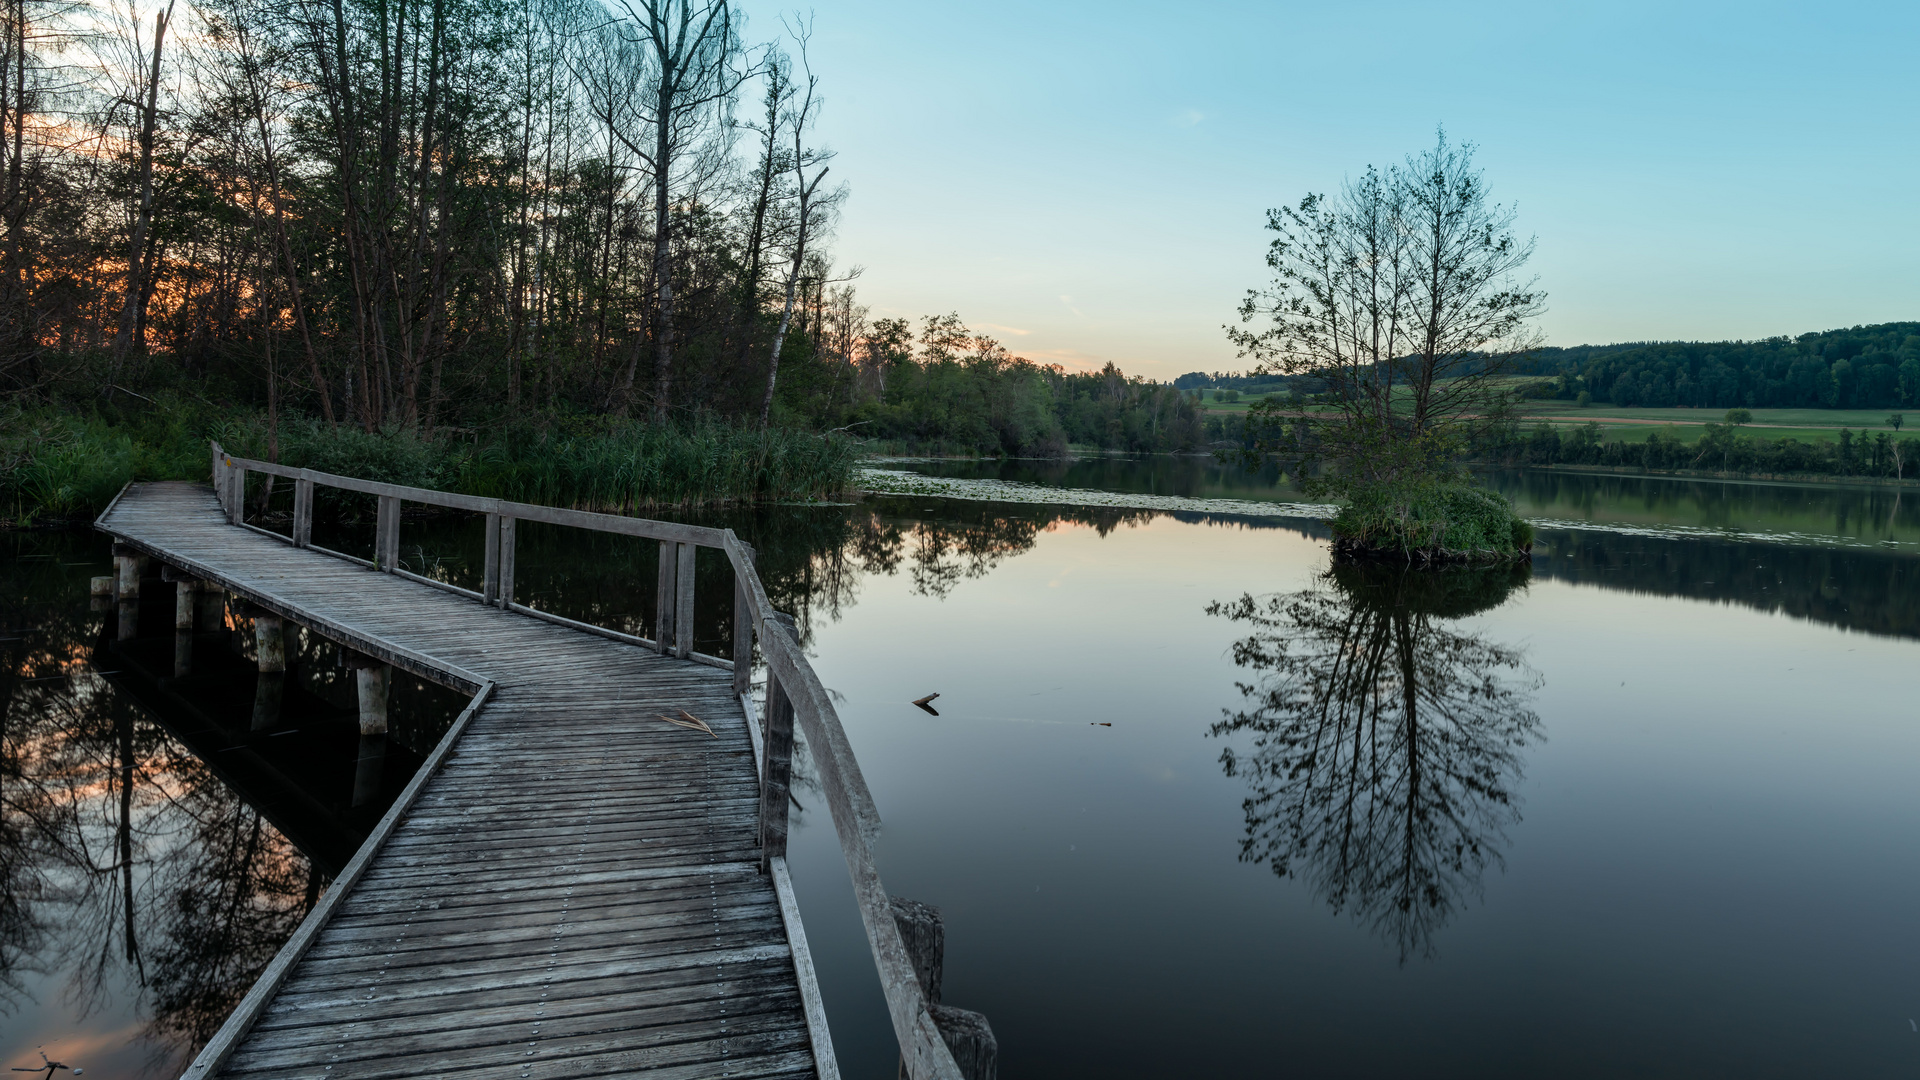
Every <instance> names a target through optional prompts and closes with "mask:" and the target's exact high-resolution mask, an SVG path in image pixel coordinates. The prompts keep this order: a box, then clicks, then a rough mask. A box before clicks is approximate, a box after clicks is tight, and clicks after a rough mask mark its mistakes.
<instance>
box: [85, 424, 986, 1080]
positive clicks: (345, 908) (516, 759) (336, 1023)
mask: <svg viewBox="0 0 1920 1080" xmlns="http://www.w3.org/2000/svg"><path fill="white" fill-rule="evenodd" d="M249 472H252V473H255V474H259V475H263V476H265V475H277V476H281V477H284V478H286V479H288V480H292V481H293V482H294V485H295V511H294V523H293V528H292V530H291V535H290V536H280V535H276V534H273V533H270V532H268V531H266V530H264V529H260V528H257V527H255V526H253V525H250V524H247V523H246V522H245V510H244V507H245V505H246V493H247V487H246V484H247V474H248V473H249ZM316 485H321V486H333V487H339V488H345V489H347V490H355V491H361V492H365V493H369V494H373V495H376V496H378V497H379V520H378V522H377V525H376V528H375V543H374V552H375V559H374V560H372V561H371V562H367V561H361V560H355V559H352V558H350V557H348V556H344V555H340V554H338V553H333V552H326V551H324V550H321V549H317V548H315V547H313V545H312V544H311V540H310V537H311V532H312V523H313V506H314V502H313V493H314V489H315V486H316ZM403 502H417V503H426V504H429V505H437V506H442V507H448V508H451V509H457V510H466V511H470V512H475V513H479V514H484V515H485V518H484V521H485V528H486V530H487V566H486V572H485V582H484V586H483V589H482V591H480V592H478V593H474V592H469V591H466V590H461V589H456V588H454V587H452V586H449V585H446V584H443V583H438V582H433V581H430V580H428V579H425V578H421V577H418V576H416V575H413V574H409V573H406V572H405V571H404V570H401V569H400V568H398V567H397V566H396V565H395V563H396V562H397V558H396V557H397V554H398V552H399V530H400V509H401V504H402V503H403ZM521 520H540V521H547V522H551V523H554V524H560V525H570V526H574V527H582V528H592V529H599V530H602V531H609V532H618V533H624V534H627V535H633V536H642V537H650V538H652V539H655V540H658V541H660V553H661V554H660V575H659V582H658V586H659V593H658V597H657V606H658V611H659V616H658V618H657V620H656V621H657V623H658V626H657V627H656V628H655V637H654V638H652V639H648V638H642V637H637V636H633V635H629V634H625V633H621V632H616V631H614V630H610V629H606V628H599V627H592V626H587V625H584V624H581V623H576V622H572V621H570V620H567V619H563V618H560V617H558V616H555V615H552V614H550V613H543V612H539V611H536V610H534V609H531V608H528V607H526V606H524V605H521V604H518V603H516V602H515V601H514V599H513V530H514V523H515V522H516V521H521ZM97 527H98V528H100V529H101V530H103V531H105V532H107V533H109V534H111V535H112V536H113V537H114V539H115V541H116V549H115V550H116V554H117V555H118V556H119V557H120V562H121V570H120V573H119V575H118V579H117V583H116V584H117V594H116V595H117V597H118V599H119V602H120V603H121V605H122V623H123V625H125V624H126V612H127V610H128V609H127V607H126V606H125V605H127V604H129V603H131V604H137V603H138V599H139V582H140V579H141V576H142V575H141V571H140V569H139V564H140V562H141V561H143V560H154V561H158V562H159V563H161V564H163V565H164V567H166V568H167V570H168V576H169V577H171V578H175V579H179V580H182V581H183V582H184V584H182V585H181V586H180V587H179V588H180V590H181V593H180V594H181V595H183V596H186V595H190V593H191V591H192V590H194V589H201V590H205V589H216V590H224V591H225V592H226V593H227V594H228V595H229V596H230V597H232V598H234V599H235V600H237V601H238V602H242V603H245V604H247V605H249V606H250V608H251V609H252V610H254V611H256V612H258V613H259V615H260V618H261V619H262V620H263V625H268V626H275V627H277V626H278V625H279V624H280V623H291V624H293V625H296V626H299V627H304V628H306V629H307V631H308V632H310V633H313V634H318V635H320V636H322V637H324V638H326V639H329V640H331V641H333V642H335V643H337V644H338V645H339V646H340V647H341V648H342V649H343V650H345V651H346V653H347V655H350V656H352V657H356V658H358V660H359V662H360V664H361V666H362V667H363V669H365V670H363V672H362V675H363V678H362V681H361V687H362V691H363V697H362V701H363V708H366V707H368V706H367V705H366V704H365V703H366V702H367V701H368V700H369V698H368V697H367V696H366V694H367V693H368V690H367V688H368V687H369V686H373V687H374V688H375V689H376V690H377V694H376V695H375V697H374V698H373V699H372V700H375V701H376V702H377V704H378V706H379V709H380V712H379V716H378V722H379V724H380V727H381V728H382V730H384V723H385V715H384V698H385V690H384V686H385V683H384V671H385V669H386V667H388V666H392V667H398V668H401V669H403V670H405V671H409V672H412V673H413V674H416V675H418V676H421V677H423V678H426V679H429V680H431V681H434V682H437V683H440V684H442V685H445V686H449V687H452V688H454V689H456V690H459V691H462V692H466V693H471V694H472V695H473V696H472V700H471V702H470V704H469V705H468V706H467V708H466V709H465V711H464V712H462V713H461V715H460V717H459V718H458V720H456V721H455V722H454V724H453V726H452V729H451V730H450V731H449V732H448V733H447V734H446V736H445V737H444V738H443V739H441V740H440V742H439V744H438V745H437V746H436V747H435V748H434V749H433V751H432V753H431V754H430V755H429V757H428V759H427V761H426V764H425V765H424V766H422V767H421V769H420V770H419V772H418V773H417V774H416V775H415V776H414V778H413V780H412V782H411V783H410V784H409V786H408V787H407V788H406V790H405V791H404V792H403V793H402V794H401V795H400V797H399V798H398V800H397V801H396V802H395V803H394V805H393V807H392V808H391V809H390V810H389V811H388V812H387V814H386V816H385V817H384V818H383V819H382V820H381V822H380V824H379V826H378V827H377V828H376V829H375V830H374V833H373V835H372V836H371V837H370V838H369V839H368V840H367V842H366V843H365V844H364V845H363V846H362V847H361V849H360V850H359V851H358V852H357V853H356V854H355V856H354V858H353V860H352V861H351V862H350V863H349V864H348V865H347V866H346V868H345V869H344V870H343V871H342V872H341V873H340V875H339V876H338V877H337V878H336V879H335V880H334V882H333V884H332V885H331V886H330V887H329V888H328V890H327V891H326V893H325V894H324V895H323V896H322V898H321V900H320V901H319V903H318V904H317V905H316V906H315V908H314V910H313V911H312V913H311V914H310V915H309V917H308V918H307V919H306V920H305V921H304V922H303V923H302V925H301V927H300V928H299V930H298V931H297V932H296V933H295V935H294V937H293V938H292V940H290V941H289V942H288V944H287V946H286V947H285V948H284V949H282V950H281V952H280V954H279V955H278V956H277V957H276V958H275V959H274V961H273V962H272V964H271V965H270V966H269V967H268V968H267V970H266V972H265V974H264V975H263V976H262V977H261V978H260V980H259V982H258V983H257V984H256V985H255V986H254V987H253V989H252V991H251V992H250V993H249V994H248V995H247V997H246V999H245V1000H244V1001H243V1002H242V1003H241V1005H240V1006H239V1007H238V1009H236V1011H235V1012H234V1014H233V1016H232V1017H231V1018H230V1019H229V1021H228V1022H227V1023H226V1025H225V1026H224V1027H223V1028H222V1029H221V1031H220V1032H219V1033H218V1034H217V1035H216V1036H215V1037H214V1039H213V1040H212V1041H211V1042H210V1043H209V1044H208V1046H207V1047H206V1048H205V1050H204V1051H203V1052H202V1053H201V1054H200V1055H199V1057H198V1058H197V1059H196V1060H195V1062H194V1063H193V1065H192V1066H191V1068H189V1070H188V1071H187V1073H186V1074H185V1075H186V1076H187V1077H190V1078H196V1080H197V1078H201V1077H211V1076H216V1075H217V1076H229V1077H276V1078H278V1077H289V1078H291V1077H311V1078H313V1080H344V1078H348V1077H353V1078H365V1077H407V1078H422V1077H452V1076H460V1077H480V1076H486V1077H495V1076H499V1077H525V1078H529V1080H531V1078H538V1077H562V1076H564V1077H588V1076H625V1075H629V1074H640V1073H646V1074H648V1075H652V1076H660V1077H689V1078H691V1077H721V1076H732V1077H800V1076H808V1077H822V1078H835V1077H837V1076H838V1070H837V1068H836V1066H835V1064H834V1058H833V1050H832V1043H831V1040H830V1038H829V1036H828V1030H827V1021H826V1013H825V1010H824V1007H823V1006H822V1003H821V1001H820V996H819V991H818V988H817V987H816V985H815V982H814V978H813V969H812V962H811V959H810V957H809V955H808V952H807V945H806V935H805V931H804V929H803V927H802V923H801V919H800V912H799V909H798V906H797V905H796V903H795V901H794V897H793V891H792V887H791V885H790V883H789V881H788V878H787V872H786V860H785V850H786V848H785V840H786V813H787V804H788V797H787V788H788V783H789V780H790V775H791V756H790V755H791V752H792V747H793V735H792V733H793V729H794V725H795V723H796V722H797V723H798V725H799V726H800V728H801V729H802V730H804V732H805V734H806V736H807V740H808V744H809V746H810V748H811V749H812V752H813V754H814V760H815V763H816V771H817V773H818V775H819V776H820V779H821V784H822V789H823V791H824V792H825V794H826V797H827V803H828V805H829V807H830V809H831V812H832V815H833V819H834V824H835V828H836V830H837V832H838V834H839V837H840V841H841V846H842V850H843V853H844V854H845V855H846V858H847V864H848V868H849V871H850V873H851V874H852V877H853V882H854V887H855V895H856V898H857V900H858V902H859V904H860V908H861V915H862V919H863V922H864V923H865V925H866V929H867V933H868V938H869V942H870V944H871V946H872V949H873V954H874V960H875V965H876V968H877V970H878V972H879V975H880V979H881V985H882V989H883V991H884V992H885V993H886V996H887V1000H888V1007H889V1011H890V1013H891V1014H892V1017H893V1021H894V1025H893V1026H894V1029H895V1034H896V1036H897V1037H898V1039H899V1042H900V1046H901V1050H902V1058H903V1062H904V1065H905V1068H906V1071H907V1073H908V1074H909V1075H911V1076H913V1077H914V1078H915V1080H930V1078H936V1077H937V1078H940V1080H960V1078H962V1077H963V1076H968V1077H972V1076H980V1075H991V1073H992V1069H993V1065H992V1058H993V1048H992V1046H991V1039H992V1036H991V1033H990V1032H987V1031H986V1029H985V1025H984V1021H983V1020H981V1019H980V1018H979V1017H978V1016H977V1014H966V1013H962V1012H960V1011H959V1010H952V1009H947V1008H945V1007H944V1006H941V1005H940V1004H938V994H939V986H938V981H937V980H938V976H937V971H938V958H937V957H934V958H933V963H932V964H931V966H930V965H929V963H928V958H927V957H926V956H924V955H921V954H920V951H918V950H916V949H915V948H913V947H910V945H909V942H908V939H907V938H906V937H903V935H902V929H903V924H902V922H901V921H899V920H901V919H902V918H904V916H901V915H900V914H899V909H901V905H902V904H908V903H909V902H901V901H892V900H890V899H889V898H888V897H887V895H886V893H885V891H884V889H883V888H882V887H881V884H880V880H879V876H878V873H877V872H876V871H875V870H874V867H873V860H872V850H871V847H872V843H873V841H874V839H875V838H876V837H877V834H878V828H879V818H878V815H877V813H876V812H875V811H874V808H873V804H872V799H871V797H870V796H869V795H868V793H867V789H866V784H865V782H864V780H863V779H862V778H861V776H860V773H859V767H858V765H857V763H855V761H854V759H853V755H852V751H851V749H850V747H849V746H848V745H847V741H846V736H845V733H844V732H843V731H842V730H841V728H840V724H839V720H838V718H837V717H836V716H835V715H834V713H833V709H832V704H831V701H830V700H829V698H828V695H827V694H826V692H825V690H824V689H823V688H822V687H821V686H820V684H819V680H818V679H817V678H816V677H815V676H814V674H813V672H812V669H811V668H810V667H809V666H808V665H807V662H806V659H805V657H804V655H803V654H802V653H801V651H800V649H799V648H798V646H797V643H796V642H795V641H794V639H793V636H792V631H791V621H790V620H785V619H784V616H782V615H781V614H780V613H778V612H775V611H773V610H772V608H771V605H770V604H769V603H768V601H767V598H766V595H765V592H764V590H763V589H762V587H761V585H760V582H759V579H758V577H757V575H756V574H755V572H754V569H753V561H752V560H753V554H752V551H751V549H749V548H748V547H746V545H744V544H742V543H741V542H740V541H739V540H738V538H736V537H734V535H733V534H732V533H731V532H730V531H726V530H712V529H702V528H697V527H692V526H686V525H679V524H674V523H669V522H652V521H643V520H640V519H634V518H625V517H616V516H611V515H600V514H589V513H584V512H580V511H572V510H561V509H556V508H550V507H538V506H532V505H528V504H519V503H508V502H503V501H498V500H492V499H478V498H472V497H467V496H459V495H452V494H448V493H444V492H433V491H428V490H425V489H417V488H402V487H395V486H392V485H386V484H378V483H373V482H369V481H361V480H355V479H352V478H347V477H338V476H329V475H325V474H319V473H312V472H308V471H305V470H296V469H287V468H283V467H281V466H277V465H270V464H267V463H264V462H255V461H246V460H242V459H236V458H232V457H229V456H227V455H226V454H224V453H223V452H221V451H220V449H219V448H218V447H215V448H214V484H213V487H212V488H211V489H210V488H209V487H207V486H205V485H195V484H184V483H153V484H136V485H131V486H130V487H129V488H128V489H127V490H126V491H124V492H123V493H122V494H121V495H120V497H119V498H118V499H116V500H115V502H114V503H113V505H112V506H110V507H109V508H108V509H107V511H106V513H104V514H103V515H102V516H101V518H100V519H99V521H98V523H97ZM696 546H709V547H713V548H717V549H719V550H721V551H724V552H725V553H726V554H727V557H728V559H729V560H730V561H731V563H732V565H733V567H734V570H735V579H736V588H735V590H734V604H735V608H734V635H733V638H734V641H733V645H734V647H733V652H734V655H735V657H737V658H739V659H740V662H739V664H738V665H737V666H736V664H734V663H733V662H731V661H729V660H723V659H719V658H715V657H708V656H702V655H700V654H698V653H696V652H694V651H693V649H692V633H691V630H692V611H693V573H692V569H693V552H694V549H695V547H696ZM130 567H131V569H130ZM129 593H130V594H131V595H128V594H129ZM179 606H180V608H181V610H182V611H183V612H185V613H186V614H185V615H183V616H182V618H183V619H185V620H186V626H187V627H188V630H187V632H188V633H189V634H190V633H191V628H192V610H193V609H192V607H191V605H190V603H189V602H188V601H182V602H180V605H179ZM276 620H277V621H276ZM275 632H276V633H278V630H277V629H276V630H275ZM756 644H757V645H758V647H759V650H760V654H761V655H762V657H763V659H764V663H765V668H766V671H767V674H768V685H767V692H766V695H765V700H766V707H765V710H764V712H765V713H766V715H765V716H764V717H762V716H761V715H760V713H761V712H762V710H761V709H759V708H756V706H755V703H754V701H753V699H752V697H751V696H750V695H749V690H750V687H751V683H750V678H749V676H750V674H751V671H752V665H751V662H750V658H751V657H753V656H754V650H755V646H756ZM268 656H269V650H262V653H261V658H262V668H263V671H264V670H265V666H266V663H267V662H268ZM183 662H184V661H183ZM663 717H669V718H676V719H681V720H682V721H683V722H682V723H681V724H674V723H669V722H667V721H666V720H663V719H662V718H663ZM686 717H693V718H697V719H698V720H699V721H701V722H703V723H704V724H706V725H707V726H708V727H709V728H710V729H711V734H708V733H707V732H705V731H701V730H697V729H696V728H694V727H690V726H686V725H685V723H684V720H685V718H686ZM256 723H258V721H256ZM362 723H363V727H362V730H363V732H364V731H367V730H369V728H368V727H367V726H366V725H367V723H368V721H367V720H366V714H364V713H363V720H362ZM905 928H906V930H907V931H908V933H909V934H910V935H911V934H914V930H913V927H912V926H911V925H907V926H906V927H905ZM916 962H917V964H918V970H916ZM929 970H931V971H933V972H935V974H934V975H933V981H932V983H931V984H930V985H929V983H928V981H927V977H928V971H929ZM976 1029H977V1030H976ZM982 1033H984V1035H983V1034H982ZM982 1038H984V1040H985V1046H984V1047H983V1046H982V1045H981V1041H980V1040H981V1039H982ZM970 1040H971V1041H970ZM950 1042H951V1043H953V1048H952V1049H950V1048H949V1043H950ZM954 1050H958V1051H960V1058H961V1060H963V1061H967V1062H969V1065H968V1067H967V1068H966V1069H965V1070H964V1071H963V1070H962V1068H961V1066H960V1065H958V1064H956V1061H955V1055H954ZM983 1050H984V1055H983ZM981 1062H984V1071H983V1068H982V1067H981V1064H980V1063H981Z"/></svg>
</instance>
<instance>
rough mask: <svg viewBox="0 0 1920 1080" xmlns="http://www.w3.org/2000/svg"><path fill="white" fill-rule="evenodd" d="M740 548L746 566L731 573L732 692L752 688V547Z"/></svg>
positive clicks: (741, 546) (743, 691)
mask: <svg viewBox="0 0 1920 1080" xmlns="http://www.w3.org/2000/svg"><path fill="white" fill-rule="evenodd" d="M740 548H741V550H742V552H744V553H745V555H746V563H747V567H746V569H744V570H735V571H734V574H733V694H734V696H735V697H739V696H740V695H741V694H744V693H746V692H747V691H749V690H751V689H753V608H752V606H751V605H749V604H748V603H747V575H748V574H751V573H752V572H753V549H752V548H751V547H748V546H747V545H745V544H741V545H740Z"/></svg>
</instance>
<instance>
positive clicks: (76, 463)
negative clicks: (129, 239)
mask: <svg viewBox="0 0 1920 1080" xmlns="http://www.w3.org/2000/svg"><path fill="white" fill-rule="evenodd" d="M139 404H140V405H141V407H140V408H132V407H130V406H129V407H120V408H113V407H96V408H95V409H93V410H92V411H89V412H85V413H82V412H78V411H59V410H55V409H51V408H43V409H38V410H30V409H23V408H19V407H15V408H13V409H11V410H10V411H8V412H5V413H0V520H4V522H5V523H6V524H10V525H12V526H15V527H27V526H32V525H35V524H48V523H55V522H62V521H76V520H84V519H85V518H87V517H90V516H92V515H94V514H97V513H99V511H100V510H101V509H102V508H104V507H105V506H106V504H107V503H108V502H109V501H111V500H112V499H113V496H114V495H115V494H116V493H117V492H118V491H119V490H120V489H121V488H122V487H123V486H125V485H126V484H127V482H129V481H132V480H205V479H206V478H207V473H208V469H209V447H208V442H209V440H218V441H219V442H220V443H221V444H222V445H223V446H225V447H226V448H227V449H228V450H229V451H231V452H233V453H235V454H239V455H242V456H246V457H254V458H261V459H266V458H268V457H269V454H268V438H267V436H268V432H267V426H266V423H265V420H264V418H263V417H261V416H259V415H257V414H252V413H239V414H236V413H233V412H229V411H225V410H221V409H219V408H217V407H214V406H208V405H206V404H205V403H202V402H196V401H192V400H189V399H177V398H156V399H155V400H153V401H149V402H142V403H139ZM278 449H279V454H278V457H279V460H280V462H281V463H283V464H286V465H291V466H295V467H299V468H309V469H315V470H318V471H321V472H330V473H336V474H339V475H342V476H353V477H358V478H361V479H366V480H380V481H384V482H387V483H394V484H407V485H411V486H414V487H427V488H436V489H440V490H450V491H459V492H464V493H466V494H470V495H482V496H490V497H494V498H503V499H515V500H519V501H522V502H532V503H541V504H545V505H553V506H571V507H577V508H580V509H588V510H600V511H605V512H610V513H629V514H630V513H636V512H640V511H653V510H661V509H669V508H679V507H696V506H713V505H725V504H731V503H751V502H779V501H805V500H811V499H820V498H825V497H828V496H832V495H835V494H837V493H840V492H843V491H846V490H849V489H850V488H851V487H852V485H853V476H854V465H855V463H856V461H857V458H858V456H859V451H858V449H857V447H856V444H855V443H854V442H853V441H852V440H849V439H846V438H844V437H841V436H834V435H828V436H821V435H814V434H811V433H808V432H799V431H791V430H781V429H775V430H769V431H760V430H758V429H753V428H742V427H735V426H732V425H728V424H723V423H719V422H716V421H696V422H693V423H690V424H687V425H683V426H667V427H656V426H654V425H650V424H645V423H640V422H634V421H618V422H615V421H605V420H581V421H575V422H554V421H550V422H548V423H545V424H536V423H533V422H527V423H522V424H518V425H513V426H508V427H504V428H501V429H497V430H494V431H489V432H471V431H468V432H454V433H449V434H443V435H441V436H438V437H434V438H426V437H422V436H417V435H413V434H409V433H405V432H387V433H377V434H370V433H368V432H365V431H362V430H360V429H357V428H349V427H345V426H342V427H337V428H329V427H327V426H326V425H324V424H321V423H320V422H318V421H315V420H306V419H299V420H292V421H286V422H283V423H282V424H281V427H280V431H279V448H278ZM322 500H323V503H332V502H338V501H339V500H338V498H337V497H336V496H333V495H322ZM337 509H340V510H346V509H347V507H346V506H345V504H341V505H340V506H339V507H337Z"/></svg>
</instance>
